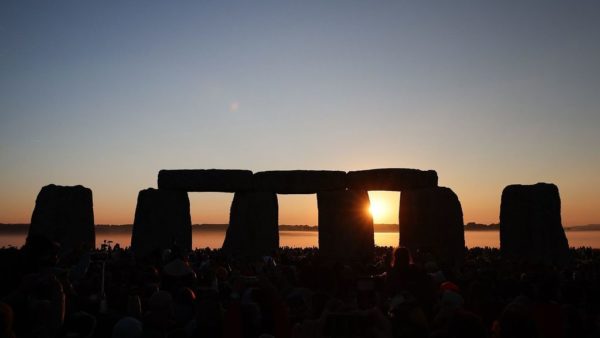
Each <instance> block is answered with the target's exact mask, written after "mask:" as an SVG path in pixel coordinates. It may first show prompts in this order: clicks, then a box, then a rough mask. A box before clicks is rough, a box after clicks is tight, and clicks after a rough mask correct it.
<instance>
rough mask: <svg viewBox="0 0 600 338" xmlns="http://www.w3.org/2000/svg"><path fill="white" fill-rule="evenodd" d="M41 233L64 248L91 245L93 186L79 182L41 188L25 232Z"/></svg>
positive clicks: (88, 247)
mask: <svg viewBox="0 0 600 338" xmlns="http://www.w3.org/2000/svg"><path fill="white" fill-rule="evenodd" d="M32 235H41V236H45V237H47V238H49V239H51V240H53V241H56V242H58V243H60V245H61V247H62V248H63V249H67V250H68V249H75V248H83V249H93V248H94V247H95V244H96V236H95V233H94V208H93V202H92V190H91V189H89V188H86V187H83V186H81V185H77V186H66V187H65V186H59V185H54V184H50V185H47V186H45V187H43V188H42V190H41V191H40V193H39V194H38V196H37V199H36V200H35V209H33V214H32V216H31V226H30V227H29V234H28V236H32Z"/></svg>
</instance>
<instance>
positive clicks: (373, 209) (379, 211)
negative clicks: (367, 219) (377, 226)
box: [369, 201, 387, 219]
mask: <svg viewBox="0 0 600 338" xmlns="http://www.w3.org/2000/svg"><path fill="white" fill-rule="evenodd" d="M369 212H370V213H371V215H372V216H373V218H374V219H381V218H383V217H384V216H385V215H386V214H387V210H386V206H385V204H383V203H381V202H380V201H371V205H370V206H369Z"/></svg>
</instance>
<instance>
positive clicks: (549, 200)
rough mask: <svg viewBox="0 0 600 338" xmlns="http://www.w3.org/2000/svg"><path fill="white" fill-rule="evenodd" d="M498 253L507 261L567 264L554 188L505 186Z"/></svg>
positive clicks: (566, 248) (565, 247) (567, 259)
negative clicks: (520, 260)
mask: <svg viewBox="0 0 600 338" xmlns="http://www.w3.org/2000/svg"><path fill="white" fill-rule="evenodd" d="M500 249H501V251H502V254H503V255H505V256H509V257H516V258H525V259H527V260H529V261H532V262H544V263H550V264H554V263H559V264H564V263H567V262H568V261H569V243H568V241H567V237H566V236H565V232H564V229H563V227H562V222H561V215H560V195H559V192H558V187H556V185H554V184H548V183H538V184H534V185H509V186H507V187H506V188H504V191H502V203H501V206H500Z"/></svg>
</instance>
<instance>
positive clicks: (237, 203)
mask: <svg viewBox="0 0 600 338" xmlns="http://www.w3.org/2000/svg"><path fill="white" fill-rule="evenodd" d="M278 214H279V211H278V203H277V194H275V193H272V192H236V193H235V195H234V196H233V201H232V203H231V209H230V214H229V227H228V228H227V233H226V235H225V241H224V242H223V251H224V252H225V253H227V254H229V255H231V256H234V257H241V258H246V259H255V258H258V257H260V256H264V255H272V254H273V253H274V252H275V250H277V249H278V248H279V228H278Z"/></svg>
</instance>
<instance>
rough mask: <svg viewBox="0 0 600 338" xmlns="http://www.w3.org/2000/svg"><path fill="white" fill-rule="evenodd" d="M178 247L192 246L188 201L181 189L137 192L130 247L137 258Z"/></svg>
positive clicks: (187, 247)
mask: <svg viewBox="0 0 600 338" xmlns="http://www.w3.org/2000/svg"><path fill="white" fill-rule="evenodd" d="M173 246H177V247H178V248H180V249H181V250H184V251H186V252H188V251H190V250H191V249H192V219H191V217H190V200H189V199H188V195H187V193H186V192H184V191H174V190H164V189H152V188H150V189H146V190H142V191H140V193H139V194H138V199H137V206H136V208H135V218H134V221H133V232H132V234H131V249H132V250H133V252H134V253H135V255H136V256H138V257H143V256H147V255H149V254H151V253H153V252H156V250H161V249H169V248H172V247H173Z"/></svg>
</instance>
